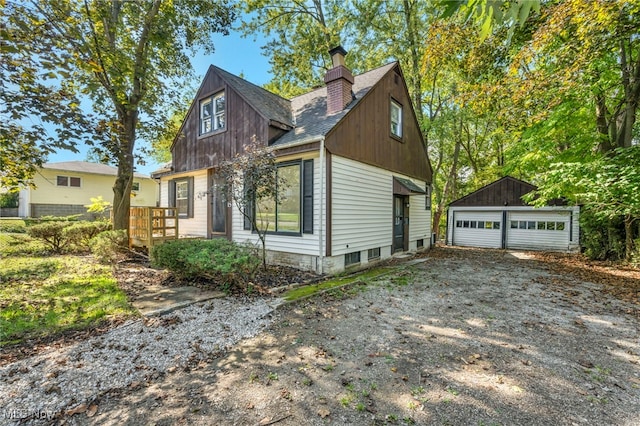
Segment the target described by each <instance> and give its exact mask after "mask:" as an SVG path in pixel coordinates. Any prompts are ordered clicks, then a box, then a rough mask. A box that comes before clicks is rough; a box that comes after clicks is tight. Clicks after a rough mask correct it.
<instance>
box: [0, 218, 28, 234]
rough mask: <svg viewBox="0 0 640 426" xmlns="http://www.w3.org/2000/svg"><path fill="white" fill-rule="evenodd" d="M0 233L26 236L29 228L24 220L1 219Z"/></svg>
mask: <svg viewBox="0 0 640 426" xmlns="http://www.w3.org/2000/svg"><path fill="white" fill-rule="evenodd" d="M0 232H6V233H8V234H25V233H26V232H27V227H26V225H25V223H24V220H17V219H0Z"/></svg>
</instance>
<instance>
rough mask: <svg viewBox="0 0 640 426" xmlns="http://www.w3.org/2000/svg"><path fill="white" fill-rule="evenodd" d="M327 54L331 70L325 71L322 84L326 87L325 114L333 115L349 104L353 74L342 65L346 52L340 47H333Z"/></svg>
mask: <svg viewBox="0 0 640 426" xmlns="http://www.w3.org/2000/svg"><path fill="white" fill-rule="evenodd" d="M329 54H330V55H331V61H332V62H333V68H331V69H330V70H329V71H327V74H326V75H325V76H324V82H325V84H326V85H327V114H334V113H336V112H339V111H342V110H343V109H344V107H346V106H347V105H348V104H349V102H351V99H352V95H351V87H352V86H353V74H351V71H349V68H347V67H346V66H345V64H344V57H345V56H346V55H347V51H346V50H344V49H343V48H342V46H338V47H334V48H333V49H331V50H330V51H329Z"/></svg>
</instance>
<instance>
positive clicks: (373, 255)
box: [367, 247, 380, 260]
mask: <svg viewBox="0 0 640 426" xmlns="http://www.w3.org/2000/svg"><path fill="white" fill-rule="evenodd" d="M367 258H368V259H369V260H373V259H379V258H380V247H376V248H372V249H369V251H368V253H367Z"/></svg>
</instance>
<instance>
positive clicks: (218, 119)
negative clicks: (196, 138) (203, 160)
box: [200, 91, 225, 135]
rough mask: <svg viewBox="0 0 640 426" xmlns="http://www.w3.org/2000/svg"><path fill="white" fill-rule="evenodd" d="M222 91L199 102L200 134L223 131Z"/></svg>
mask: <svg viewBox="0 0 640 426" xmlns="http://www.w3.org/2000/svg"><path fill="white" fill-rule="evenodd" d="M224 114H225V98H224V91H222V92H218V93H216V94H214V95H211V96H208V97H206V98H204V99H202V100H200V134H201V135H204V134H207V133H211V132H214V131H216V130H220V129H224V122H225V120H224Z"/></svg>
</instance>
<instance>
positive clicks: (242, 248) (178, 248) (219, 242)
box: [151, 238, 260, 286]
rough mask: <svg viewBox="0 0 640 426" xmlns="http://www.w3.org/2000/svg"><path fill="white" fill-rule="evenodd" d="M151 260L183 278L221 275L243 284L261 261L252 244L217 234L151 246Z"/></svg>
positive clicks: (234, 284) (237, 284)
mask: <svg viewBox="0 0 640 426" xmlns="http://www.w3.org/2000/svg"><path fill="white" fill-rule="evenodd" d="M151 262H152V264H153V265H154V266H156V267H159V268H166V269H168V270H170V271H171V272H173V273H174V274H176V275H178V276H179V277H182V278H187V279H190V278H196V277H205V278H214V279H215V278H221V279H222V280H223V281H224V282H225V284H226V285H227V286H242V285H244V283H245V282H246V281H247V279H248V278H249V277H250V276H252V275H253V273H254V272H255V270H256V268H257V267H258V266H259V265H260V258H259V256H257V255H256V252H255V247H253V246H249V245H245V244H238V243H235V242H233V241H228V240H226V239H222V238H218V239H213V240H192V239H183V240H174V241H167V242H165V243H163V244H160V245H157V246H155V247H153V249H152V250H151Z"/></svg>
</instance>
